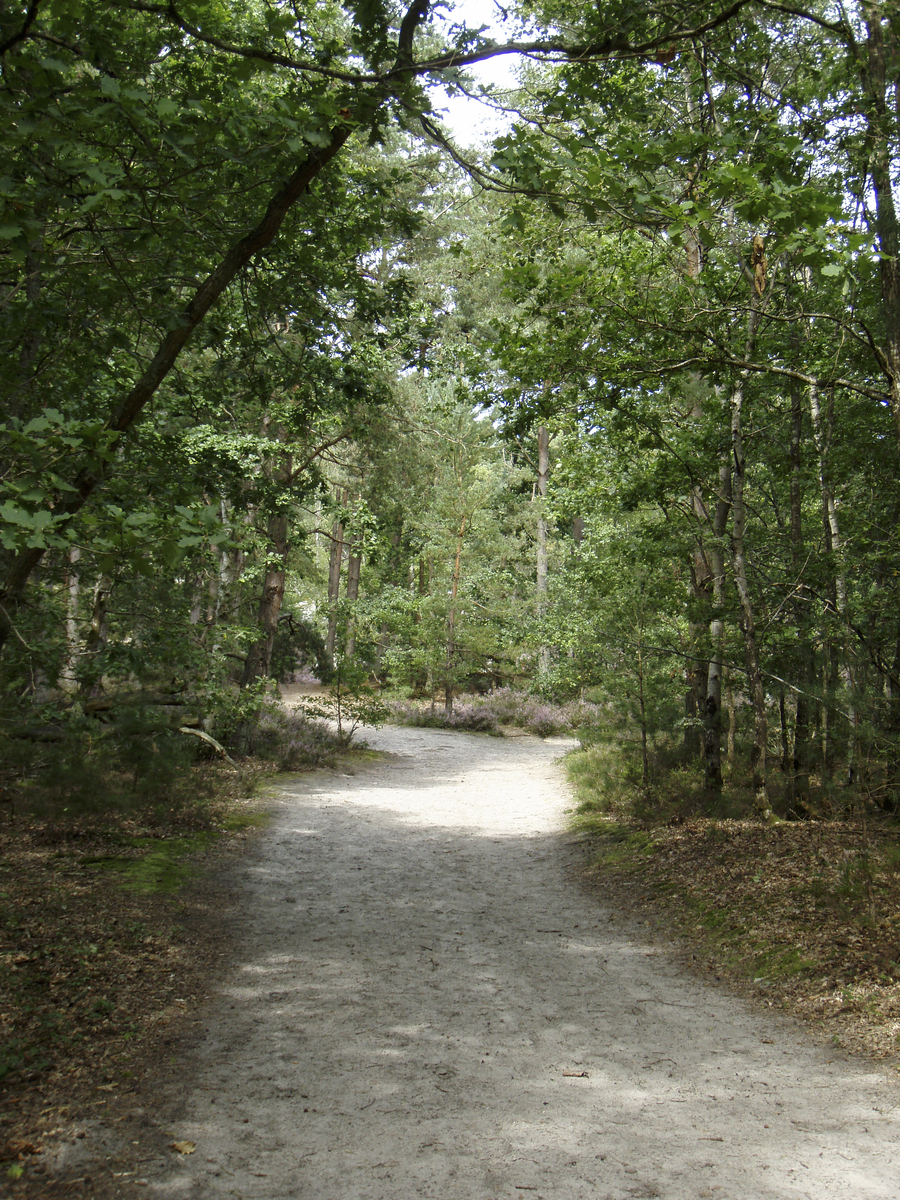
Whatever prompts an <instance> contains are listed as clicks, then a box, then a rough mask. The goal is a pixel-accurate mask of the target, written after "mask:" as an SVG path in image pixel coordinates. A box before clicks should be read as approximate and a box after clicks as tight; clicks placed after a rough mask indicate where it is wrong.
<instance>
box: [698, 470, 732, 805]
mask: <svg viewBox="0 0 900 1200" xmlns="http://www.w3.org/2000/svg"><path fill="white" fill-rule="evenodd" d="M731 502H732V483H731V455H730V453H729V451H728V449H727V448H723V450H722V452H721V453H720V455H719V488H718V495H717V497H716V508H715V515H714V517H713V527H712V541H711V544H710V547H709V564H710V569H711V571H712V602H713V615H712V619H711V620H710V623H709V640H710V659H709V666H708V669H707V676H706V706H705V714H704V742H703V757H704V765H705V781H706V791H707V794H708V795H709V796H710V797H715V796H717V795H718V794H719V793H720V792H721V790H722V672H723V662H724V653H725V621H724V618H723V615H722V614H723V611H724V608H725V534H726V532H727V529H728V517H729V515H730V513H731Z"/></svg>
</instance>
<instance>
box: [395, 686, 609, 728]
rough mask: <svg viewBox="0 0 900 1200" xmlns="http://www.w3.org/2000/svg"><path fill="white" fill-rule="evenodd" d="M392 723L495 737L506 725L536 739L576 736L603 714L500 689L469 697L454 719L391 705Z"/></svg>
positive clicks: (580, 704) (585, 705) (580, 703)
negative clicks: (575, 734) (564, 735)
mask: <svg viewBox="0 0 900 1200" xmlns="http://www.w3.org/2000/svg"><path fill="white" fill-rule="evenodd" d="M389 708H390V712H391V718H390V719H391V720H392V721H395V722H396V723H397V724H398V725H418V726H427V727H430V728H433V729H467V730H471V731H474V732H479V733H494V732H496V731H497V730H499V728H500V727H501V726H502V725H514V726H517V727H518V728H520V729H527V730H528V732H529V733H533V734H534V735H535V736H536V737H552V736H553V734H557V733H574V732H576V731H577V730H579V729H582V728H583V727H584V726H586V725H597V724H599V722H600V715H601V710H600V707H599V706H598V705H596V704H591V703H590V702H588V701H585V700H570V701H569V702H568V703H567V704H553V703H552V702H551V701H548V700H541V699H539V698H538V697H536V696H530V695H529V694H528V693H527V692H520V691H516V690H515V689H514V688H498V689H497V691H496V692H492V693H491V694H490V695H488V696H474V697H466V699H464V700H459V701H458V702H457V703H456V704H455V705H454V707H453V712H452V713H451V715H450V717H449V718H448V717H446V716H445V715H444V711H443V709H442V708H441V709H434V710H432V709H431V708H424V707H419V706H417V705H415V704H411V703H409V702H408V701H400V700H395V701H393V702H392V703H391V704H390V705H389Z"/></svg>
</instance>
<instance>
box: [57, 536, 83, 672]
mask: <svg viewBox="0 0 900 1200" xmlns="http://www.w3.org/2000/svg"><path fill="white" fill-rule="evenodd" d="M80 558H81V551H80V550H79V548H78V547H77V546H70V547H69V553H68V566H67V567H66V584H65V587H66V657H65V661H64V663H63V668H62V671H61V672H60V676H59V683H60V687H61V688H62V689H63V691H64V692H75V691H77V690H78V680H77V679H76V673H77V664H78V656H79V643H78V597H79V594H80V592H81V579H80V577H79V574H78V563H79V560H80Z"/></svg>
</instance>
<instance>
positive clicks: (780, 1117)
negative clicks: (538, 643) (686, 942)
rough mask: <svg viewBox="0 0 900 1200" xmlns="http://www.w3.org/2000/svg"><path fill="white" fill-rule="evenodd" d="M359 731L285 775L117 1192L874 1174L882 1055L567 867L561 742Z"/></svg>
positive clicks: (311, 1197) (306, 1192) (333, 1198)
mask: <svg viewBox="0 0 900 1200" xmlns="http://www.w3.org/2000/svg"><path fill="white" fill-rule="evenodd" d="M369 736H370V741H371V742H372V744H373V745H376V746H378V747H380V748H382V749H385V750H388V751H390V752H391V757H389V758H388V759H386V760H385V761H384V762H380V763H374V764H372V765H371V766H367V767H365V768H363V769H362V770H361V771H360V772H359V773H357V774H355V775H353V776H341V775H339V774H334V773H328V772H318V773H316V774H315V775H312V776H306V777H301V778H300V779H298V780H297V781H296V782H295V783H293V784H291V785H289V786H288V787H287V788H286V789H284V790H283V792H281V793H280V795H279V798H278V799H277V800H276V802H275V820H274V823H273V825H272V827H271V828H270V830H269V831H268V832H267V834H265V835H264V836H263V837H262V838H261V839H260V843H259V846H258V849H257V851H256V852H255V854H254V855H253V856H252V857H250V858H249V859H248V860H245V861H244V862H243V863H242V865H241V867H240V868H239V872H240V879H239V886H240V888H241V891H242V894H243V896H244V897H245V901H244V909H243V914H242V917H241V922H240V924H241V939H242V940H241V943H240V944H241V948H242V949H241V954H240V957H239V958H238V960H237V962H236V965H235V967H234V969H233V971H232V972H231V974H230V977H229V978H228V979H227V980H226V982H225V984H224V986H223V987H222V989H221V993H220V995H219V997H218V999H217V1000H216V1002H215V1003H214V1004H213V1005H212V1006H211V1008H210V1009H209V1011H207V1012H206V1014H205V1015H204V1020H203V1023H202V1025H201V1026H200V1027H199V1028H200V1030H201V1032H200V1034H199V1041H198V1045H197V1048H196V1049H195V1051H194V1052H193V1054H192V1055H191V1056H189V1057H188V1059H187V1060H186V1065H185V1073H184V1076H183V1080H182V1085H181V1089H180V1092H181V1094H180V1095H175V1096H174V1097H170V1098H169V1099H168V1100H167V1101H166V1105H167V1106H168V1107H167V1108H166V1111H165V1116H164V1118H163V1119H164V1120H165V1122H166V1123H167V1124H166V1125H165V1126H164V1128H163V1130H161V1132H160V1138H159V1151H158V1153H157V1155H156V1157H155V1158H154V1159H153V1161H152V1162H150V1163H148V1164H146V1165H145V1167H144V1168H142V1169H143V1171H144V1177H145V1179H146V1182H145V1183H144V1184H143V1185H142V1188H141V1191H142V1194H147V1195H152V1196H155V1197H166V1198H168V1197H173V1198H174V1197H181V1196H197V1197H202V1198H205V1197H210V1200H216V1198H218V1197H239V1198H246V1200H276V1198H278V1200H281V1198H288V1197H290V1198H292V1200H411V1198H413V1197H433V1198H435V1200H507V1198H509V1200H513V1198H518V1200H528V1198H529V1197H534V1198H535V1200H541V1198H542V1197H544V1198H546V1200H551V1198H558V1200H576V1198H577V1200H581V1198H582V1197H585V1198H586V1197H591V1198H592V1200H626V1198H632V1197H665V1198H666V1200H687V1198H690V1200H696V1198H699V1197H717V1198H719V1200H736V1198H738V1197H740V1198H741V1200H768V1198H770V1197H771V1198H775V1197H778V1198H783V1197H809V1198H810V1200H830V1198H834V1200H875V1198H876V1197H891V1198H894V1200H897V1198H900V1163H898V1162H897V1160H896V1154H895V1140H896V1137H897V1133H898V1129H900V1122H898V1109H897V1107H896V1100H897V1092H896V1089H895V1088H894V1086H893V1085H892V1083H891V1082H890V1081H888V1080H887V1079H885V1078H884V1077H883V1076H881V1075H880V1074H879V1073H878V1072H876V1071H875V1070H874V1069H873V1068H869V1067H866V1066H865V1065H864V1064H863V1065H860V1064H857V1063H852V1062H848V1061H846V1060H844V1059H843V1058H842V1057H835V1055H834V1054H832V1053H830V1052H828V1051H827V1050H823V1049H821V1048H817V1047H815V1046H812V1045H810V1043H809V1042H808V1041H807V1040H806V1039H805V1038H804V1036H803V1033H802V1030H800V1029H799V1028H798V1027H796V1026H794V1025H792V1024H790V1023H788V1022H787V1021H784V1020H781V1019H779V1018H777V1017H767V1016H766V1015H765V1014H759V1013H755V1012H753V1011H751V1010H750V1009H749V1008H748V1007H747V1006H746V1005H745V1004H744V1003H743V1002H741V1001H739V1000H737V999H735V998H733V997H731V996H729V995H728V994H726V993H725V992H724V991H723V992H720V991H718V990H716V989H715V988H711V987H709V986H707V985H704V984H703V983H701V982H699V981H698V980H696V979H694V978H692V977H691V976H690V975H688V974H686V973H685V972H684V971H683V969H682V968H681V967H680V966H679V964H678V963H677V961H676V960H675V959H674V958H672V957H670V956H669V955H668V954H667V953H666V952H665V951H664V949H661V948H659V947H657V946H654V945H653V944H652V942H650V941H649V940H643V939H642V937H641V934H640V933H639V932H638V931H636V929H635V928H634V927H631V926H629V925H628V924H627V923H623V922H622V921H620V920H619V919H618V918H617V917H616V916H615V915H614V914H613V913H611V912H610V911H608V910H606V909H603V908H601V907H600V906H598V905H597V904H596V902H595V901H593V900H590V899H589V898H587V897H586V896H585V895H584V894H583V893H582V892H581V891H580V890H579V889H578V887H577V885H576V884H575V883H574V882H573V881H572V880H571V878H570V876H569V874H567V870H566V865H567V861H569V860H570V859H571V858H572V856H573V854H577V853H578V852H577V850H574V849H573V847H572V845H571V842H570V840H569V839H568V838H567V837H566V836H565V834H564V833H563V832H562V830H563V826H564V809H565V807H566V804H567V801H568V796H567V792H566V787H565V784H564V782H563V778H562V773H561V770H560V768H559V767H558V765H556V764H555V761H554V760H555V759H556V758H557V757H558V756H559V755H560V754H561V753H562V752H563V751H564V750H565V748H566V743H563V742H560V741H549V742H540V741H537V740H534V739H531V738H516V739H509V740H500V739H494V738H488V737H481V736H473V735H465V734H451V733H443V732H436V731H430V730H429V731H426V730H414V729H386V730H382V731H379V732H378V733H374V732H373V733H372V734H371V735H369ZM173 1139H174V1140H178V1141H182V1142H186V1141H190V1142H193V1143H195V1144H196V1149H195V1150H194V1152H193V1153H190V1154H187V1155H180V1154H178V1153H177V1152H175V1151H172V1150H167V1149H164V1147H165V1146H166V1145H167V1143H168V1141H170V1140H173Z"/></svg>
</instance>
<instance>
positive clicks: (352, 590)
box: [345, 546, 362, 658]
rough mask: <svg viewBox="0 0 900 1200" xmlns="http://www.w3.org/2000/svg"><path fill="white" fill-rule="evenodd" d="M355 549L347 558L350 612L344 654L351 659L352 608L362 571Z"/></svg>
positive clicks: (353, 636)
mask: <svg viewBox="0 0 900 1200" xmlns="http://www.w3.org/2000/svg"><path fill="white" fill-rule="evenodd" d="M356 550H357V547H356V546H351V547H350V551H349V554H348V557H347V599H348V600H349V601H350V605H351V608H350V612H349V614H348V616H347V643H346V650H345V653H346V655H347V657H348V658H353V656H354V655H355V653H356V619H355V617H354V614H353V606H355V604H356V601H357V600H358V599H359V576H360V572H361V570H362V555H361V554H357V553H356Z"/></svg>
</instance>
